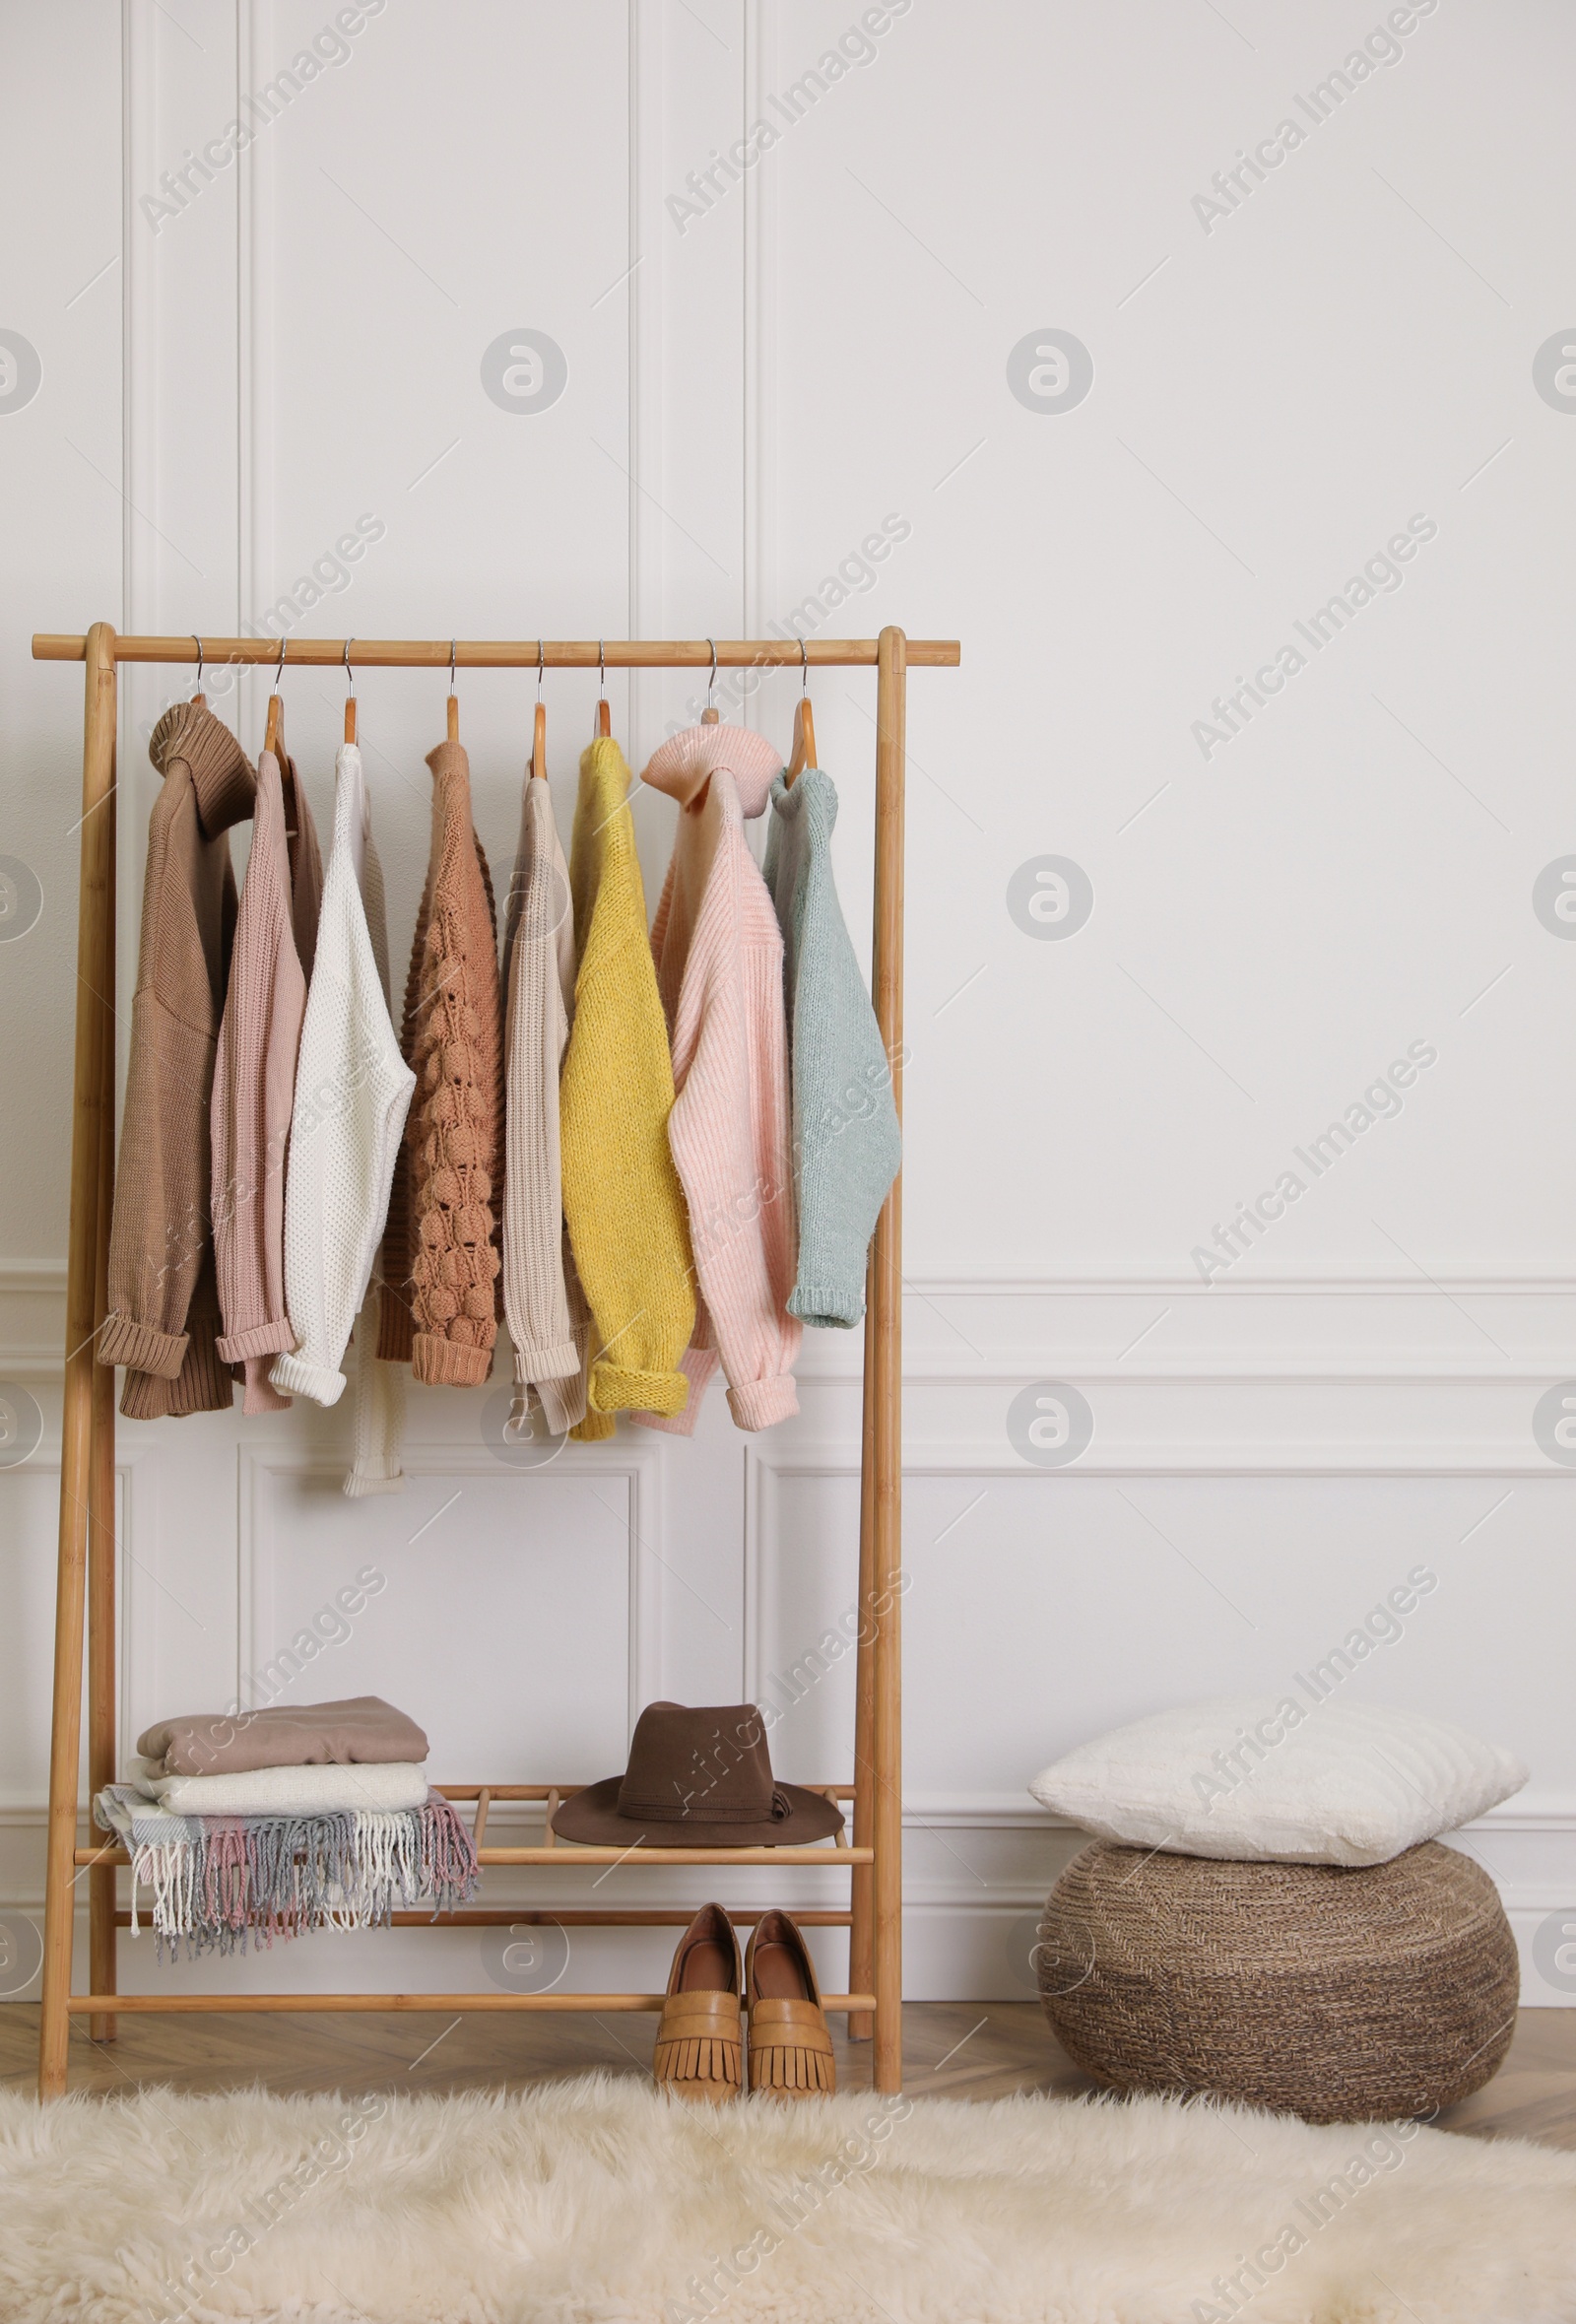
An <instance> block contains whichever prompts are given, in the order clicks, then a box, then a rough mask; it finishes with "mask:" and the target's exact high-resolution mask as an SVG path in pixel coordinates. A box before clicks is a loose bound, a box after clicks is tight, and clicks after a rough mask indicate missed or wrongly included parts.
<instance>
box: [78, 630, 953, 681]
mask: <svg viewBox="0 0 1576 2324" xmlns="http://www.w3.org/2000/svg"><path fill="white" fill-rule="evenodd" d="M99 626H100V627H104V626H105V625H102V624H100V625H99ZM109 634H110V640H111V650H112V652H113V655H114V659H115V660H116V661H117V662H195V661H196V659H197V644H196V640H195V639H194V638H191V637H117V636H115V634H114V632H113V631H110V633H109ZM887 634H888V632H887V631H883V632H882V635H883V636H886V635H887ZM347 642H351V643H354V645H355V647H356V667H357V669H358V670H436V669H445V670H446V669H447V668H448V666H449V652H450V644H451V641H450V639H448V638H447V637H357V638H355V639H353V640H349V641H347V640H346V639H345V638H343V637H296V636H294V635H293V636H292V637H291V639H290V653H289V662H288V667H289V668H290V669H292V670H300V669H310V668H321V667H323V666H324V665H325V664H326V663H329V662H339V663H343V662H344V659H345V647H346V644H347ZM452 644H453V653H454V661H455V666H456V668H458V669H461V670H527V669H529V670H534V669H536V667H537V656H538V651H539V650H540V653H541V666H542V667H543V668H544V669H547V670H594V669H595V668H596V666H597V656H598V652H599V650H600V652H601V654H602V655H603V658H604V659H605V661H606V663H607V666H608V668H609V669H610V670H694V669H700V670H705V669H709V668H710V666H711V642H710V640H709V639H708V638H704V637H690V638H679V639H676V640H674V641H673V642H671V643H668V644H661V643H658V642H657V641H655V640H653V639H649V638H644V637H624V638H617V637H609V638H607V639H606V640H601V639H598V638H595V637H581V638H568V639H565V638H552V637H549V638H545V639H543V640H542V641H541V644H540V649H539V645H538V640H537V639H536V638H534V637H503V638H476V637H461V638H457V639H455V640H453V641H452ZM799 644H800V641H799V639H798V638H797V637H732V638H728V637H719V638H718V639H717V667H718V668H719V669H734V670H742V669H783V670H785V669H794V670H797V669H799V668H801V667H802V664H801V661H800V653H799ZM87 645H88V640H87V639H86V638H85V637H63V636H58V635H55V634H54V633H53V632H51V631H35V632H34V634H33V660H34V661H35V662H80V661H84V660H86V658H87ZM960 652H961V648H960V647H959V645H958V642H957V639H956V638H955V637H911V638H910V639H909V640H908V642H907V646H906V650H905V653H904V660H905V661H906V663H907V665H908V667H909V669H911V670H955V669H956V667H957V663H958V657H959V654H960ZM805 657H806V659H807V660H808V661H809V663H810V667H811V668H812V669H813V670H814V669H818V668H819V669H823V670H861V669H863V670H871V669H875V668H876V667H877V666H878V664H879V662H880V658H881V639H880V638H878V637H810V638H806V640H805ZM203 659H204V662H205V663H211V664H218V663H221V662H277V661H278V660H279V639H278V638H277V637H209V636H207V635H206V634H205V635H204V638H203Z"/></svg>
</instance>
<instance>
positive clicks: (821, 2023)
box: [745, 1912, 837, 2098]
mask: <svg viewBox="0 0 1576 2324" xmlns="http://www.w3.org/2000/svg"><path fill="white" fill-rule="evenodd" d="M745 1994H746V1997H747V2002H748V2006H749V2010H750V2087H751V2089H752V2090H753V2091H766V2092H770V2094H771V2095H772V2096H773V2097H776V2098H821V2097H825V2096H826V2095H827V2094H828V2092H831V2091H834V2090H835V2089H836V2088H837V2065H836V2060H835V2059H834V2058H833V2056H832V2049H831V2035H830V2034H829V2033H828V2032H827V2030H826V2020H825V2017H824V2015H823V2014H822V2011H821V1987H820V1986H819V1985H818V1984H817V1982H816V1966H815V1963H814V1961H813V1960H812V1959H811V1958H810V1949H809V1947H808V1946H807V1945H806V1943H805V1940H804V1938H803V1937H802V1936H801V1935H800V1934H799V1931H798V1929H797V1928H796V1927H795V1926H794V1923H793V1922H792V1921H791V1920H790V1919H789V1918H788V1915H787V1913H786V1912H766V1913H762V1915H761V1917H760V1919H759V1920H757V1921H756V1923H755V1935H754V1936H753V1937H752V1938H751V1940H750V1949H749V1951H748V1952H747V1953H746V1955H745Z"/></svg>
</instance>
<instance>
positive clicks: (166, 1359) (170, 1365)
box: [99, 1311, 190, 1380]
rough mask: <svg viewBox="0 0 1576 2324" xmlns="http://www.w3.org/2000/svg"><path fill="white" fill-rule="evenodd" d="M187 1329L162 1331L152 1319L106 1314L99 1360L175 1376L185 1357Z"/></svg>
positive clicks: (160, 1376)
mask: <svg viewBox="0 0 1576 2324" xmlns="http://www.w3.org/2000/svg"><path fill="white" fill-rule="evenodd" d="M189 1339H190V1334H189V1333H187V1332H162V1331H158V1330H156V1329H155V1327H154V1326H153V1324H151V1323H139V1322H138V1321H137V1319H136V1317H135V1316H134V1315H123V1314H121V1313H119V1312H118V1311H117V1312H116V1313H114V1314H112V1315H106V1316H105V1317H104V1319H103V1322H102V1324H101V1325H100V1326H99V1362H100V1363H123V1364H125V1365H126V1367H127V1369H128V1370H131V1371H151V1372H152V1373H153V1374H154V1375H155V1377H156V1378H158V1379H161V1380H172V1379H174V1377H175V1376H176V1374H177V1373H178V1371H179V1370H180V1367H181V1365H182V1363H184V1361H186V1348H187V1345H188V1342H189Z"/></svg>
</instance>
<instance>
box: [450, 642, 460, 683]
mask: <svg viewBox="0 0 1576 2324" xmlns="http://www.w3.org/2000/svg"><path fill="white" fill-rule="evenodd" d="M459 650H460V641H459V639H458V638H457V637H451V638H450V639H449V692H450V694H452V693H453V692H454V657H455V655H456V654H457V653H458V652H459Z"/></svg>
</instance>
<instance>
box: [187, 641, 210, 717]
mask: <svg viewBox="0 0 1576 2324" xmlns="http://www.w3.org/2000/svg"><path fill="white" fill-rule="evenodd" d="M191 636H192V643H193V644H194V645H195V646H196V648H197V685H196V688H195V690H194V692H193V694H192V697H191V698H192V700H193V702H194V703H195V704H196V706H197V708H198V709H199V710H206V709H207V707H208V697H207V696H206V695H205V694H204V692H203V641H202V639H201V638H200V637H199V636H198V634H197V632H196V631H195V630H194V631H192V633H191Z"/></svg>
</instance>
